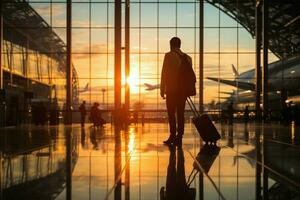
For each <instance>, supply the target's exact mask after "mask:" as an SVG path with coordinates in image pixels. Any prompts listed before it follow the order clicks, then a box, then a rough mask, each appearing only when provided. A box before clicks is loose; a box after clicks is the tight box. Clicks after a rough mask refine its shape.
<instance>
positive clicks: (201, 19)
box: [199, 0, 204, 113]
mask: <svg viewBox="0 0 300 200" xmlns="http://www.w3.org/2000/svg"><path fill="white" fill-rule="evenodd" d="M203 1H204V0H199V27H200V28H199V111H200V113H203V111H204V108H203V88H204V87H203V82H204V81H203V64H204V60H203V53H204V48H203V38H204V31H203V30H204V13H203V12H204V2H203Z"/></svg>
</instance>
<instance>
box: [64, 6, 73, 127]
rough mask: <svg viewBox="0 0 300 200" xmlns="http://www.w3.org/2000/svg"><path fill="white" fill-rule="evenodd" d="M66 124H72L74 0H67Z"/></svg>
mask: <svg viewBox="0 0 300 200" xmlns="http://www.w3.org/2000/svg"><path fill="white" fill-rule="evenodd" d="M66 58H67V61H66V76H67V80H66V86H67V91H66V93H67V94H66V96H67V98H66V121H65V123H66V124H72V0H67V56H66Z"/></svg>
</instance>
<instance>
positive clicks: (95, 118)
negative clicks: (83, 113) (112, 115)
mask: <svg viewBox="0 0 300 200" xmlns="http://www.w3.org/2000/svg"><path fill="white" fill-rule="evenodd" d="M98 107H99V103H97V102H95V103H94V104H93V106H92V107H91V113H90V121H91V122H92V123H93V124H94V127H103V125H104V124H105V123H106V122H105V120H104V119H102V116H101V110H100V109H99V108H98Z"/></svg>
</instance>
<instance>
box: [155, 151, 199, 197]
mask: <svg viewBox="0 0 300 200" xmlns="http://www.w3.org/2000/svg"><path fill="white" fill-rule="evenodd" d="M169 150H170V157H169V165H168V170H167V181H166V188H165V187H161V189H160V200H181V199H185V200H194V199H195V197H196V190H195V189H194V188H189V185H188V184H187V182H186V179H185V168H184V154H183V150H182V148H181V147H178V149H177V163H176V147H174V146H170V147H169Z"/></svg>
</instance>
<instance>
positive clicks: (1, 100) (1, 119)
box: [0, 1, 6, 127]
mask: <svg viewBox="0 0 300 200" xmlns="http://www.w3.org/2000/svg"><path fill="white" fill-rule="evenodd" d="M2 7H3V3H2V1H1V2H0V127H3V126H5V121H6V119H5V115H6V113H5V111H6V110H5V108H6V105H5V91H4V86H3V69H2V46H3V10H2Z"/></svg>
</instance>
